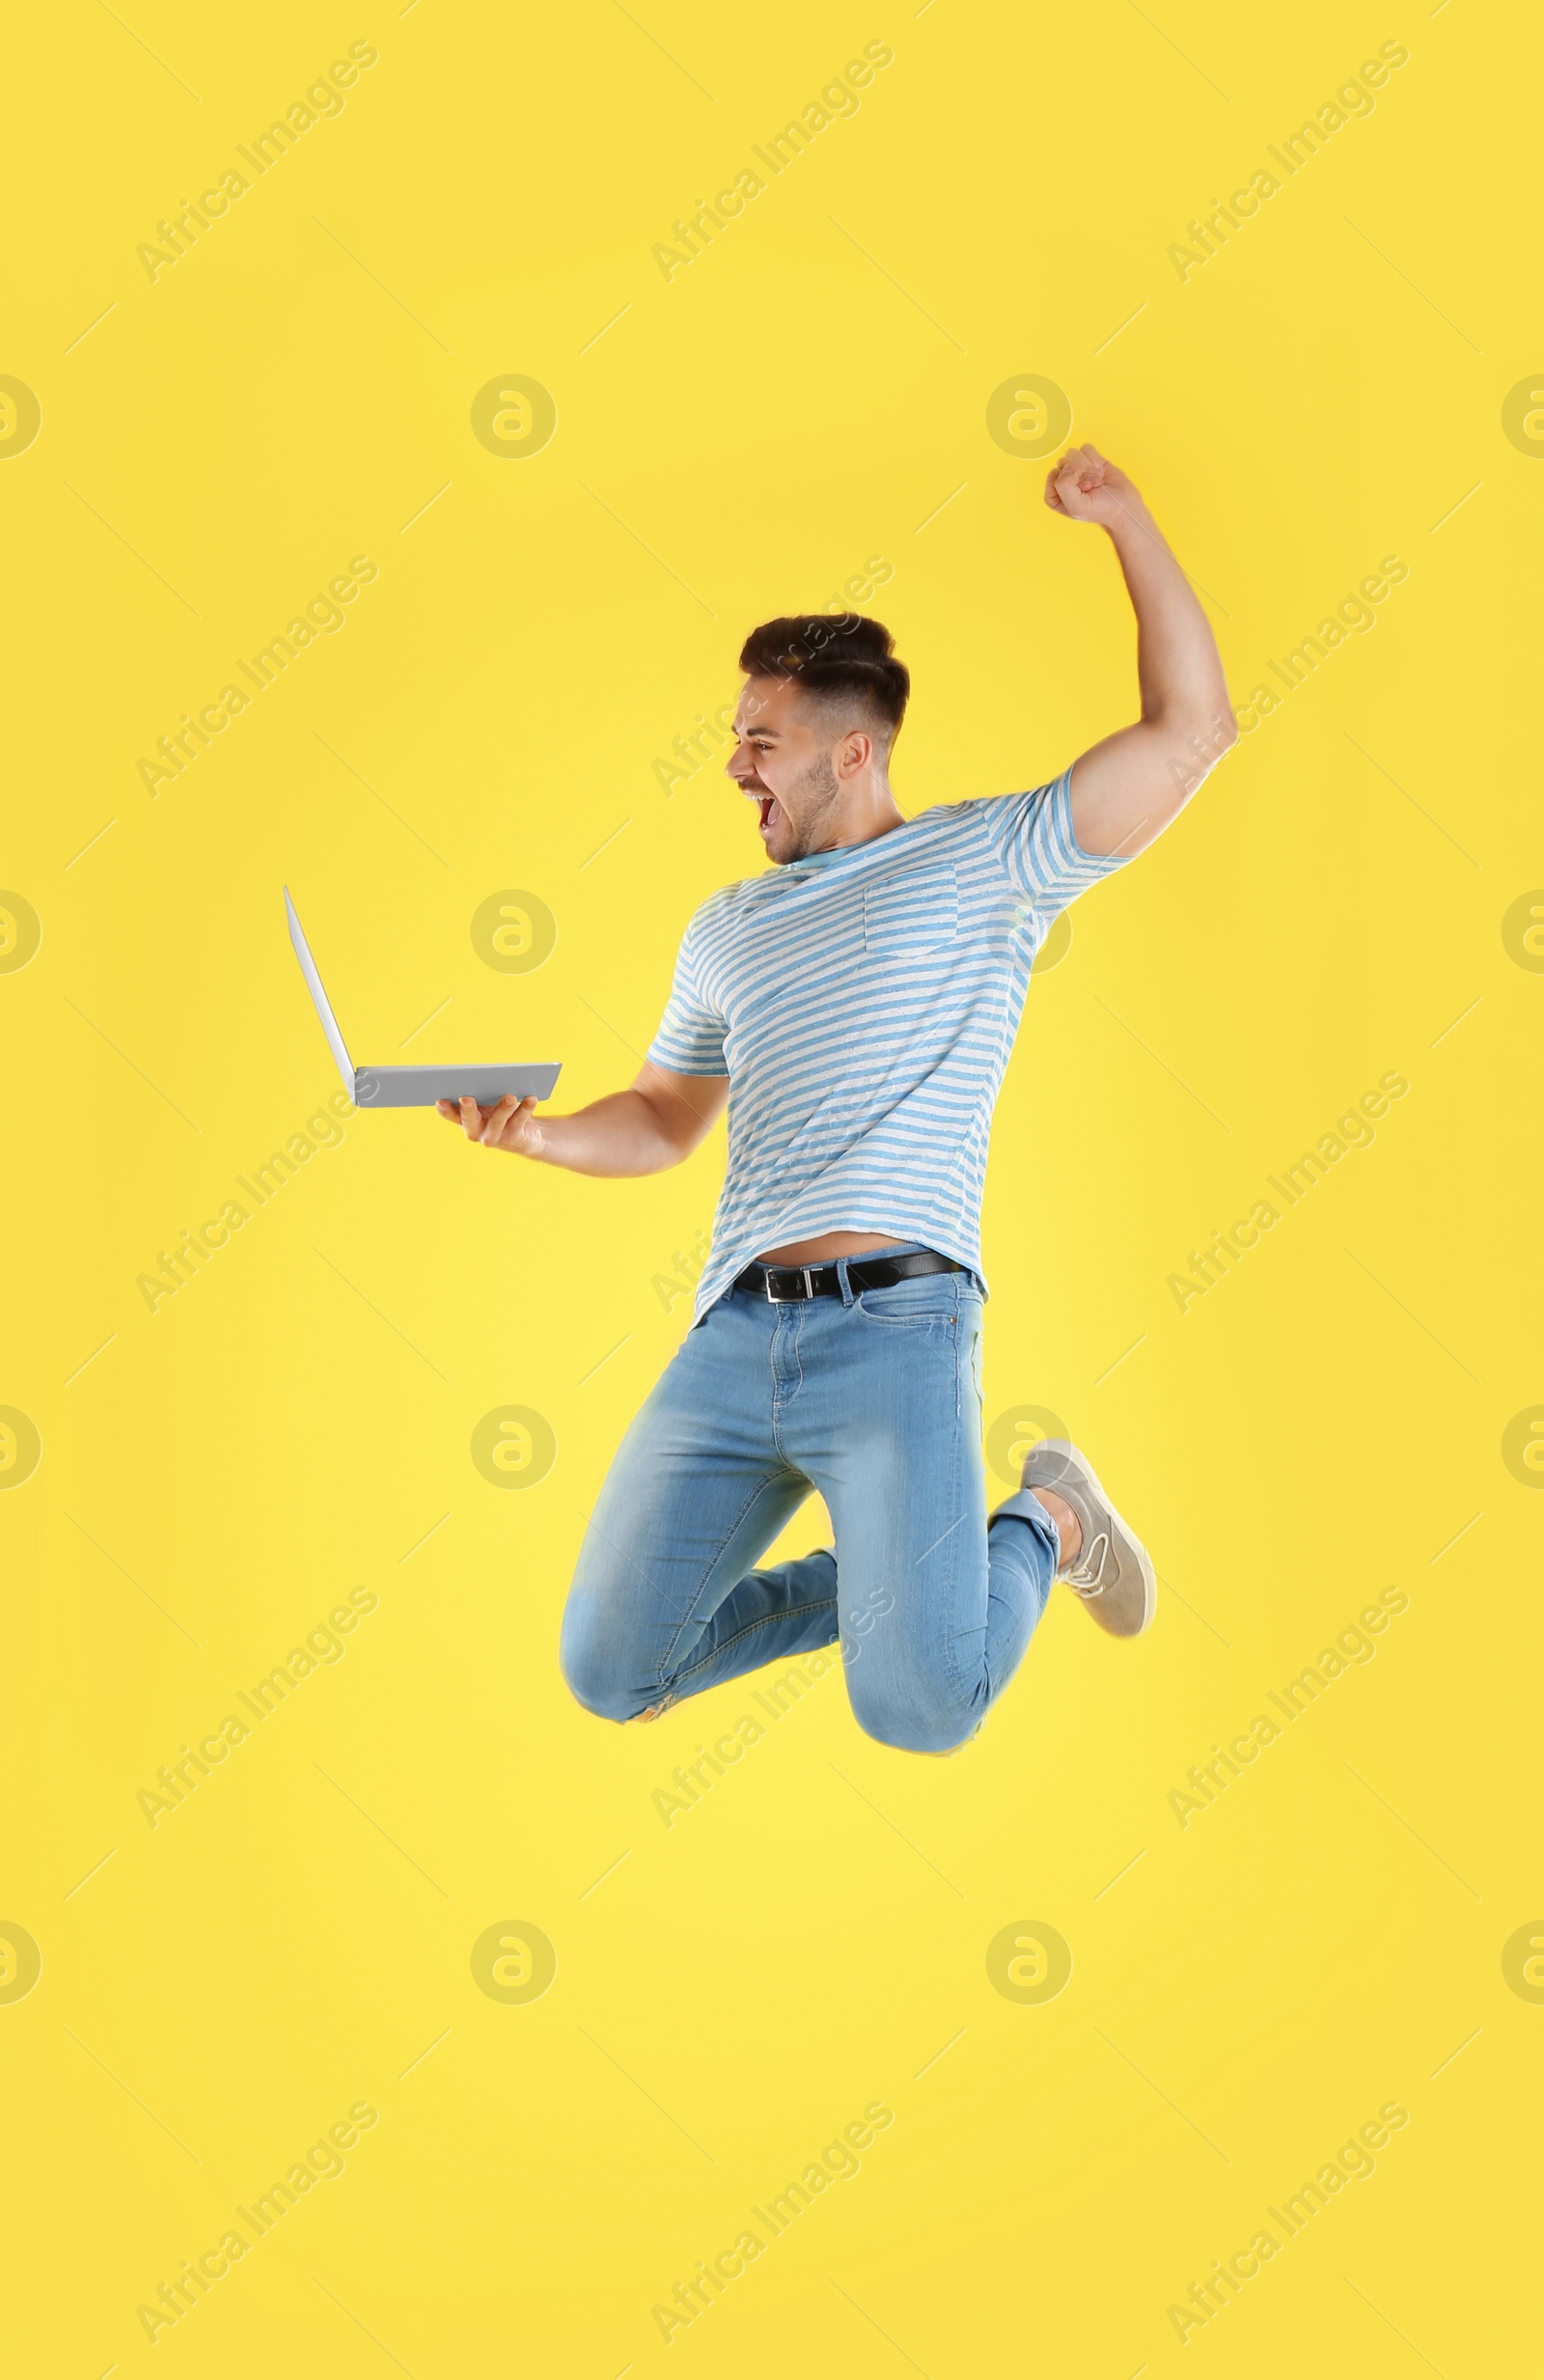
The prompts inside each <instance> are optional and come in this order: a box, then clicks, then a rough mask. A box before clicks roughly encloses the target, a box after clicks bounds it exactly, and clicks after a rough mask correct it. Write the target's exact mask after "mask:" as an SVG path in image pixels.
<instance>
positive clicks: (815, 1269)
mask: <svg viewBox="0 0 1544 2380" xmlns="http://www.w3.org/2000/svg"><path fill="white" fill-rule="evenodd" d="M845 1262H846V1267H847V1279H848V1280H849V1281H850V1282H851V1284H852V1286H853V1287H854V1288H855V1289H888V1288H889V1287H891V1285H892V1284H893V1283H894V1282H896V1281H910V1280H911V1279H912V1278H913V1277H914V1275H916V1274H918V1273H963V1272H965V1271H967V1270H968V1269H969V1268H968V1266H966V1265H964V1264H956V1263H955V1261H954V1259H953V1258H952V1257H947V1256H940V1255H939V1254H938V1251H937V1250H936V1249H935V1248H920V1249H919V1250H918V1251H917V1253H916V1255H915V1256H898V1257H880V1256H869V1257H848V1258H846V1259H845ZM733 1286H734V1287H735V1288H736V1289H749V1290H751V1291H752V1292H753V1294H754V1295H755V1296H757V1297H764V1298H766V1299H767V1300H768V1302H769V1303H770V1304H771V1305H774V1306H786V1305H790V1304H793V1303H795V1302H797V1301H799V1300H801V1299H803V1298H806V1297H840V1296H841V1281H840V1280H839V1279H838V1277H837V1267H836V1263H835V1261H834V1260H832V1261H828V1262H826V1263H824V1264H748V1265H747V1266H746V1268H745V1270H744V1272H743V1273H740V1274H738V1275H736V1277H735V1281H734V1284H733Z"/></svg>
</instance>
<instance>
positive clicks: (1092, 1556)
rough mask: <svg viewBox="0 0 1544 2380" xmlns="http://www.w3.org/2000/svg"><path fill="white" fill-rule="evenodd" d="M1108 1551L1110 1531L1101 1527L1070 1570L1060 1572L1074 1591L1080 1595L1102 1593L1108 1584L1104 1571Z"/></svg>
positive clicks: (1109, 1549)
mask: <svg viewBox="0 0 1544 2380" xmlns="http://www.w3.org/2000/svg"><path fill="white" fill-rule="evenodd" d="M1110 1551H1111V1547H1110V1533H1109V1531H1108V1530H1105V1529H1101V1531H1100V1532H1099V1535H1098V1536H1096V1537H1095V1538H1094V1540H1093V1543H1092V1544H1091V1545H1090V1546H1089V1548H1088V1550H1087V1552H1085V1553H1083V1554H1081V1555H1080V1556H1079V1558H1078V1560H1077V1562H1076V1563H1075V1564H1074V1565H1073V1567H1072V1568H1071V1569H1070V1570H1064V1571H1063V1572H1062V1577H1063V1578H1064V1579H1065V1580H1066V1583H1067V1585H1068V1586H1069V1587H1070V1588H1071V1589H1072V1590H1073V1591H1074V1592H1075V1593H1077V1594H1080V1595H1102V1594H1103V1592H1104V1591H1105V1588H1106V1586H1107V1585H1108V1584H1109V1582H1108V1580H1107V1579H1106V1578H1105V1575H1104V1572H1105V1564H1106V1562H1107V1561H1108V1560H1109V1557H1110Z"/></svg>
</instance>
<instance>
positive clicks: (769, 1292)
mask: <svg viewBox="0 0 1544 2380" xmlns="http://www.w3.org/2000/svg"><path fill="white" fill-rule="evenodd" d="M774 1273H802V1275H803V1276H804V1295H805V1297H806V1298H811V1297H813V1295H814V1290H813V1288H812V1287H811V1285H810V1266H809V1265H808V1264H769V1265H768V1266H767V1268H766V1297H767V1304H768V1305H769V1306H798V1305H801V1304H802V1303H803V1302H804V1301H803V1299H800V1298H797V1297H778V1296H777V1295H775V1293H774V1291H773V1287H772V1276H773V1274H774Z"/></svg>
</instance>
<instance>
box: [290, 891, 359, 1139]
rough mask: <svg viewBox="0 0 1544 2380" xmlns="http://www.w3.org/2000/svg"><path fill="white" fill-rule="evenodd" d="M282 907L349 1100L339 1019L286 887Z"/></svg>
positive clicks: (348, 1065)
mask: <svg viewBox="0 0 1544 2380" xmlns="http://www.w3.org/2000/svg"><path fill="white" fill-rule="evenodd" d="M284 905H285V910H286V913H287V915H288V917H289V920H290V941H291V942H292V943H293V945H294V953H295V956H296V957H297V958H298V959H299V961H300V972H301V974H302V975H303V976H304V977H305V979H306V982H307V985H308V986H309V988H310V992H311V997H312V999H313V1000H314V1001H315V1002H316V1004H317V1015H318V1016H319V1017H320V1018H321V1029H322V1031H323V1033H324V1034H325V1035H326V1037H327V1046H328V1048H329V1049H330V1050H331V1051H332V1054H333V1057H334V1059H335V1060H336V1062H337V1066H338V1071H339V1073H340V1074H341V1075H342V1076H343V1078H344V1089H345V1091H346V1092H347V1093H348V1096H349V1097H350V1099H351V1098H352V1097H353V1095H354V1068H353V1062H352V1060H351V1059H350V1058H349V1055H348V1052H347V1050H346V1049H345V1047H344V1037H343V1035H342V1034H341V1033H340V1032H339V1030H338V1019H337V1018H336V1016H334V1014H333V1012H332V1003H331V1001H330V1000H329V999H328V998H327V995H326V993H325V992H324V991H323V990H322V988H321V978H320V976H319V975H318V974H317V962H316V960H315V959H314V958H313V957H312V955H311V946H310V944H309V943H308V942H307V940H306V937H305V935H304V933H303V932H302V930H301V926H300V920H299V919H298V918H297V917H296V915H295V904H294V902H293V901H292V900H291V899H290V887H289V885H288V884H287V885H286V886H285V888H284Z"/></svg>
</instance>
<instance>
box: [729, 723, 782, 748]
mask: <svg viewBox="0 0 1544 2380" xmlns="http://www.w3.org/2000/svg"><path fill="white" fill-rule="evenodd" d="M734 733H735V734H736V735H737V736H738V737H739V739H740V741H741V743H742V744H743V743H744V741H745V739H746V737H747V735H771V736H774V737H775V736H776V735H777V733H778V731H777V729H776V728H775V727H758V725H757V724H756V722H755V720H752V722H751V723H750V725H749V726H748V727H743V728H739V727H737V728H736V729H735V731H734Z"/></svg>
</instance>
